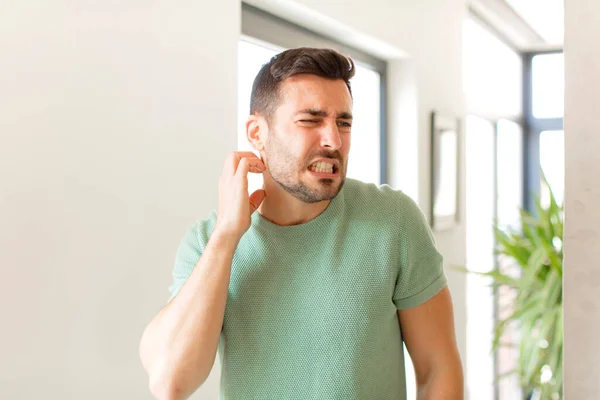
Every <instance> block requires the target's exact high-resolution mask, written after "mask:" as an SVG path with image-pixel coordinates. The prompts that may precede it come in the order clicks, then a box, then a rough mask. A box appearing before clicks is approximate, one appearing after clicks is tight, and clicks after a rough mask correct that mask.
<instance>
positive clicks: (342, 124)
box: [337, 121, 352, 128]
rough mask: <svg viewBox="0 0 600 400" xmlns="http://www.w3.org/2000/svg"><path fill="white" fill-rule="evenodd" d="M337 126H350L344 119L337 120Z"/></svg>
mask: <svg viewBox="0 0 600 400" xmlns="http://www.w3.org/2000/svg"><path fill="white" fill-rule="evenodd" d="M337 124H338V126H343V127H344V128H350V127H351V126H352V124H351V123H349V122H345V121H338V123H337Z"/></svg>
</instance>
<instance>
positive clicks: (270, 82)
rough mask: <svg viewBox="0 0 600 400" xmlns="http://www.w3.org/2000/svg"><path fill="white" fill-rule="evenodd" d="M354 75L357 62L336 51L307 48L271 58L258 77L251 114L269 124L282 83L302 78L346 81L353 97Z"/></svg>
mask: <svg viewBox="0 0 600 400" xmlns="http://www.w3.org/2000/svg"><path fill="white" fill-rule="evenodd" d="M355 71H356V69H355V67H354V61H352V59H351V58H350V57H346V56H344V55H342V54H340V53H338V52H337V51H335V50H331V49H316V48H308V47H301V48H297V49H290V50H286V51H284V52H282V53H279V54H277V55H276V56H274V57H273V58H271V60H270V61H269V62H268V63H266V64H265V65H263V66H262V68H261V69H260V71H259V72H258V74H257V75H256V78H255V79H254V84H253V85H252V94H251V96H250V114H261V115H263V116H265V117H266V118H267V119H268V120H270V119H271V117H272V116H273V113H274V112H275V109H276V108H277V105H278V104H279V102H280V100H281V99H280V92H279V88H280V86H281V83H282V82H283V81H285V80H286V79H287V78H290V77H292V76H294V75H299V74H312V75H317V76H320V77H323V78H327V79H343V80H344V82H345V83H346V86H347V87H348V91H349V92H350V96H352V90H351V89H350V79H351V78H352V77H353V76H354V73H355Z"/></svg>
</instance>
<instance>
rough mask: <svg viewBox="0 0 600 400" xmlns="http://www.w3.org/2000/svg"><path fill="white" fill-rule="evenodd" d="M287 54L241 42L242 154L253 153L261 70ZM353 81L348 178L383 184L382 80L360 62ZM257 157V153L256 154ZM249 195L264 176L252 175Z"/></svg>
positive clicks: (259, 43)
mask: <svg viewBox="0 0 600 400" xmlns="http://www.w3.org/2000/svg"><path fill="white" fill-rule="evenodd" d="M282 50H284V49H283V48H279V47H277V46H272V45H270V44H266V43H261V42H254V41H249V40H240V42H239V45H238V66H239V67H238V150H239V151H252V149H251V147H250V144H249V143H248V140H247V138H246V119H247V117H248V114H249V112H250V95H251V93H252V84H253V83H254V78H255V77H256V74H257V73H258V71H259V70H260V68H261V67H262V66H263V64H265V63H266V62H268V61H269V60H270V58H271V57H273V56H274V55H275V54H277V53H279V52H280V51H282ZM355 65H356V74H355V75H354V78H352V80H351V85H352V94H353V98H354V104H353V110H352V113H353V115H354V120H353V123H352V136H351V137H352V139H351V140H352V144H351V147H350V154H349V159H348V173H347V177H348V178H353V179H358V180H361V181H363V182H368V183H376V184H379V183H381V182H380V179H381V177H380V147H379V146H380V143H381V139H380V118H381V112H380V93H381V87H380V82H381V76H380V74H379V73H378V72H376V71H374V70H372V69H371V68H369V67H368V66H366V65H363V64H361V63H360V62H355ZM255 153H256V152H255ZM248 179H249V181H248V185H249V187H248V189H249V191H251V192H252V191H254V190H256V189H259V188H260V187H262V184H263V180H262V175H261V174H250V175H249V178H248Z"/></svg>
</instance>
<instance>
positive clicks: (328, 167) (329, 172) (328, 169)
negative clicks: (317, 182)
mask: <svg viewBox="0 0 600 400" xmlns="http://www.w3.org/2000/svg"><path fill="white" fill-rule="evenodd" d="M308 170H309V171H310V172H312V173H313V174H314V175H316V176H320V177H323V178H333V177H336V176H338V175H339V171H340V167H339V163H338V161H337V160H331V159H327V160H319V161H316V162H314V163H312V164H311V165H310V166H309V167H308Z"/></svg>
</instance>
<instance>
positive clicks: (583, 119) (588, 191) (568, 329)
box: [563, 0, 600, 400]
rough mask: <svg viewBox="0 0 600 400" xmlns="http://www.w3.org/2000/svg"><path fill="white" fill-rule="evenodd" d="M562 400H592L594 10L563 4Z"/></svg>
mask: <svg viewBox="0 0 600 400" xmlns="http://www.w3.org/2000/svg"><path fill="white" fill-rule="evenodd" d="M565 14H566V18H565V74H566V76H565V86H566V91H565V156H566V157H565V169H566V171H565V182H566V186H565V243H564V249H565V269H564V271H565V273H564V282H565V288H564V299H565V317H564V324H565V351H564V356H565V358H564V367H563V370H564V379H565V381H564V382H565V391H564V398H565V399H566V400H587V399H590V400H591V399H597V398H598V396H599V393H600V340H599V339H600V119H599V116H600V108H599V107H600V2H599V1H598V0H568V1H566V2H565Z"/></svg>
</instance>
